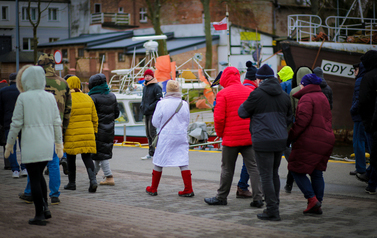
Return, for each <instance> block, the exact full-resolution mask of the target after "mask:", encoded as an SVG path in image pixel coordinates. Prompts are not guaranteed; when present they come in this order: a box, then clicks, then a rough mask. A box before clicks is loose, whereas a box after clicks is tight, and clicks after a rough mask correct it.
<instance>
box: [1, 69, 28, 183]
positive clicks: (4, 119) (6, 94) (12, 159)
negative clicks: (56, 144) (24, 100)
mask: <svg viewBox="0 0 377 238" xmlns="http://www.w3.org/2000/svg"><path fill="white" fill-rule="evenodd" d="M16 76H17V74H16V73H12V74H10V75H9V84H10V85H9V86H8V87H4V88H2V89H1V90H0V115H1V116H0V125H1V126H3V128H4V133H5V137H6V138H7V137H8V133H9V129H10V124H11V122H12V116H13V110H14V107H15V105H16V101H17V98H18V95H19V94H20V92H19V91H18V89H17V87H16ZM5 85H8V84H6V83H5ZM20 136H21V134H19V138H18V145H19V146H20V141H21V137H20ZM16 144H17V143H14V147H13V151H16V148H17V145H16ZM4 151H5V147H4ZM8 161H9V162H8ZM7 164H8V166H9V165H10V167H11V169H12V173H13V175H12V176H13V178H19V177H20V172H21V176H27V171H26V167H25V165H24V164H21V170H20V165H19V164H18V162H17V155H16V153H13V154H11V155H10V156H9V158H8V159H5V158H4V165H5V167H7ZM4 169H6V168H4Z"/></svg>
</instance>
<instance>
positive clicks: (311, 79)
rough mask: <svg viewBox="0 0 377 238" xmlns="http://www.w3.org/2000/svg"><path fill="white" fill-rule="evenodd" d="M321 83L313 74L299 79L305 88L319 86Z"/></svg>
mask: <svg viewBox="0 0 377 238" xmlns="http://www.w3.org/2000/svg"><path fill="white" fill-rule="evenodd" d="M321 82H322V79H321V78H320V77H318V76H317V75H315V74H307V75H305V76H304V77H302V79H301V84H302V85H304V86H307V85H309V84H316V85H320V84H321Z"/></svg>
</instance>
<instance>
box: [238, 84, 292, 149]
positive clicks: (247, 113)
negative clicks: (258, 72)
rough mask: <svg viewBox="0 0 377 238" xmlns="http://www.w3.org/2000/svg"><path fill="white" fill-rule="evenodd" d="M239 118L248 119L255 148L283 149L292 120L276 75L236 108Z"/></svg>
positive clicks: (287, 99) (287, 98) (286, 99)
mask: <svg viewBox="0 0 377 238" xmlns="http://www.w3.org/2000/svg"><path fill="white" fill-rule="evenodd" d="M238 115H239V116H240V117H241V118H251V120H250V132H251V138H252V141H253V147H254V150H255V151H283V150H285V148H286V145H287V139H288V131H287V127H288V125H290V124H291V123H292V107H291V99H290V97H289V96H288V94H287V93H285V92H284V91H283V89H282V88H281V86H280V84H279V81H278V79H277V78H274V77H272V78H268V79H265V80H264V81H263V82H262V83H261V84H260V85H259V87H258V88H256V89H255V90H254V91H253V92H251V93H250V95H249V97H248V99H247V100H246V101H245V102H244V103H243V104H241V106H240V107H239V109H238Z"/></svg>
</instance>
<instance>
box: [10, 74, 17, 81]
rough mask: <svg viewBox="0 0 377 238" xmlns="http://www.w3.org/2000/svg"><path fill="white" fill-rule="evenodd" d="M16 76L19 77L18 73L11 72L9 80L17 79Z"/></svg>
mask: <svg viewBox="0 0 377 238" xmlns="http://www.w3.org/2000/svg"><path fill="white" fill-rule="evenodd" d="M16 77H17V73H11V74H10V75H9V81H15V80H16Z"/></svg>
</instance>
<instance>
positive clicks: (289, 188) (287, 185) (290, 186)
mask: <svg viewBox="0 0 377 238" xmlns="http://www.w3.org/2000/svg"><path fill="white" fill-rule="evenodd" d="M292 187H293V186H292V185H289V184H286V185H285V187H284V190H285V192H286V193H291V192H292Z"/></svg>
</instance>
